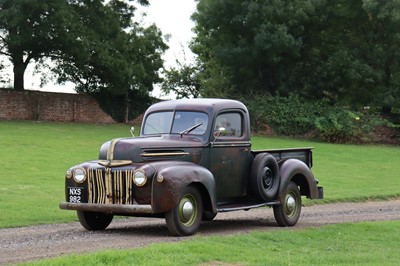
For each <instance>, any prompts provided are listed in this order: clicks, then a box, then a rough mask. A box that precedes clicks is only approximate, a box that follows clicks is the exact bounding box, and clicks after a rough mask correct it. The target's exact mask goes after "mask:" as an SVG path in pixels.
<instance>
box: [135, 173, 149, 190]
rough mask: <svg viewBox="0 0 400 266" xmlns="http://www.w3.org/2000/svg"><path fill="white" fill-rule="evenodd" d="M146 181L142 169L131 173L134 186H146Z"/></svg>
mask: <svg viewBox="0 0 400 266" xmlns="http://www.w3.org/2000/svg"><path fill="white" fill-rule="evenodd" d="M146 181H147V177H146V173H145V172H144V171H143V170H142V169H139V170H136V171H135V172H134V173H133V183H135V185H136V186H138V187H142V186H144V185H145V184H146Z"/></svg>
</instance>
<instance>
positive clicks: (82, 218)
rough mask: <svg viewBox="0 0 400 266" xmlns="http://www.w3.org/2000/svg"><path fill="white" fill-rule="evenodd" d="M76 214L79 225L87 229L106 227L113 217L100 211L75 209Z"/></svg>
mask: <svg viewBox="0 0 400 266" xmlns="http://www.w3.org/2000/svg"><path fill="white" fill-rule="evenodd" d="M77 214H78V219H79V222H80V223H81V225H82V226H83V227H84V228H85V229H87V230H89V231H93V230H103V229H106V228H107V226H109V225H110V223H111V221H112V219H113V217H114V216H113V215H112V214H105V213H101V212H87V211H77Z"/></svg>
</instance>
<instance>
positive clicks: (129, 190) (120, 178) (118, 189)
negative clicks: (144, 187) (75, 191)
mask: <svg viewBox="0 0 400 266" xmlns="http://www.w3.org/2000/svg"><path fill="white" fill-rule="evenodd" d="M87 177H88V203H100V204H133V203H134V198H133V172H132V171H124V170H122V171H111V169H105V170H104V169H89V170H88V176H87Z"/></svg>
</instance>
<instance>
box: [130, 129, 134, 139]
mask: <svg viewBox="0 0 400 266" xmlns="http://www.w3.org/2000/svg"><path fill="white" fill-rule="evenodd" d="M130 132H131V135H132V137H133V138H134V137H135V127H131V130H130Z"/></svg>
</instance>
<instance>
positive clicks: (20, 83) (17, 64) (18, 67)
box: [13, 55, 26, 91]
mask: <svg viewBox="0 0 400 266" xmlns="http://www.w3.org/2000/svg"><path fill="white" fill-rule="evenodd" d="M13 64H14V69H13V70H14V90H17V91H23V90H24V89H25V88H24V74H25V70H26V64H25V63H24V62H23V57H22V55H21V57H20V58H17V59H14V60H13Z"/></svg>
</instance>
